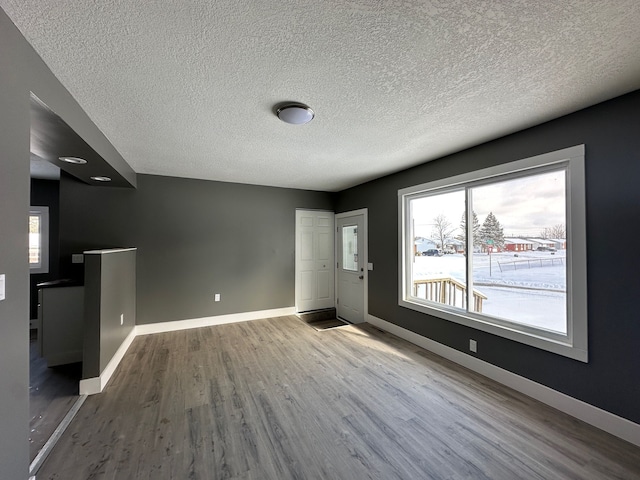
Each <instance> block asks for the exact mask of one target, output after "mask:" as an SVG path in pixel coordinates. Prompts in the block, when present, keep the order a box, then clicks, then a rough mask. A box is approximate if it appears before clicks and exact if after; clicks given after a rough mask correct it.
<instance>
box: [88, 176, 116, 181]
mask: <svg viewBox="0 0 640 480" xmlns="http://www.w3.org/2000/svg"><path fill="white" fill-rule="evenodd" d="M91 180H95V181H96V182H110V181H111V179H110V178H109V177H91Z"/></svg>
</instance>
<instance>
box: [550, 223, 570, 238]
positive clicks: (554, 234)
mask: <svg viewBox="0 0 640 480" xmlns="http://www.w3.org/2000/svg"><path fill="white" fill-rule="evenodd" d="M549 238H567V229H566V228H565V226H564V223H558V224H557V225H554V226H553V227H551V228H550V229H549Z"/></svg>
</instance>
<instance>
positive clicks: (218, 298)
mask: <svg viewBox="0 0 640 480" xmlns="http://www.w3.org/2000/svg"><path fill="white" fill-rule="evenodd" d="M214 300H215V301H216V302H219V301H220V294H219V293H216V296H215V298H214Z"/></svg>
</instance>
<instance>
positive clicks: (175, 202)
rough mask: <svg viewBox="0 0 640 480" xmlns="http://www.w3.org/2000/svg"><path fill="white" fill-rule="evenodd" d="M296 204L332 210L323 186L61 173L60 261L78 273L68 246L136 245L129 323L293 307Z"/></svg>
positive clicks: (72, 248)
mask: <svg viewBox="0 0 640 480" xmlns="http://www.w3.org/2000/svg"><path fill="white" fill-rule="evenodd" d="M296 208H306V209H323V210H333V202H332V195H331V194H330V193H325V192H312V191H305V190H295V189H286V188H273V187H262V186H255V185H242V184H235V183H223V182H212V181H205V180H193V179H185V178H172V177H161V176H153V175H138V188H137V189H136V190H130V189H119V188H101V189H95V188H91V187H89V186H87V185H85V184H83V183H80V182H78V181H76V180H75V179H73V178H71V177H69V176H66V175H62V176H61V181H60V211H61V217H60V237H61V240H60V241H61V247H60V248H61V270H63V271H65V272H68V273H69V274H71V275H75V276H77V275H78V274H79V272H77V271H75V272H74V265H71V263H70V262H71V254H72V253H78V252H81V251H82V250H87V249H95V248H113V247H121V246H127V247H137V248H138V264H137V279H138V280H137V292H138V293H137V296H138V307H137V312H138V313H137V323H138V324H148V323H156V322H166V321H173V320H184V319H192V318H202V317H209V316H216V315H224V314H230V313H243V312H250V311H258V310H269V309H275V308H283V307H292V306H294V305H295V274H294V268H295V210H296ZM215 293H220V295H221V301H220V302H214V294H215Z"/></svg>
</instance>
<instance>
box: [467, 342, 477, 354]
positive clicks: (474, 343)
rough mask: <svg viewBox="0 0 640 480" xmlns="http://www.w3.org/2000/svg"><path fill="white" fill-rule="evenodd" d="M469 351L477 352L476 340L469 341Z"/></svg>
mask: <svg viewBox="0 0 640 480" xmlns="http://www.w3.org/2000/svg"><path fill="white" fill-rule="evenodd" d="M469 350H471V351H472V352H477V351H478V342H476V341H475V340H471V339H469Z"/></svg>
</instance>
